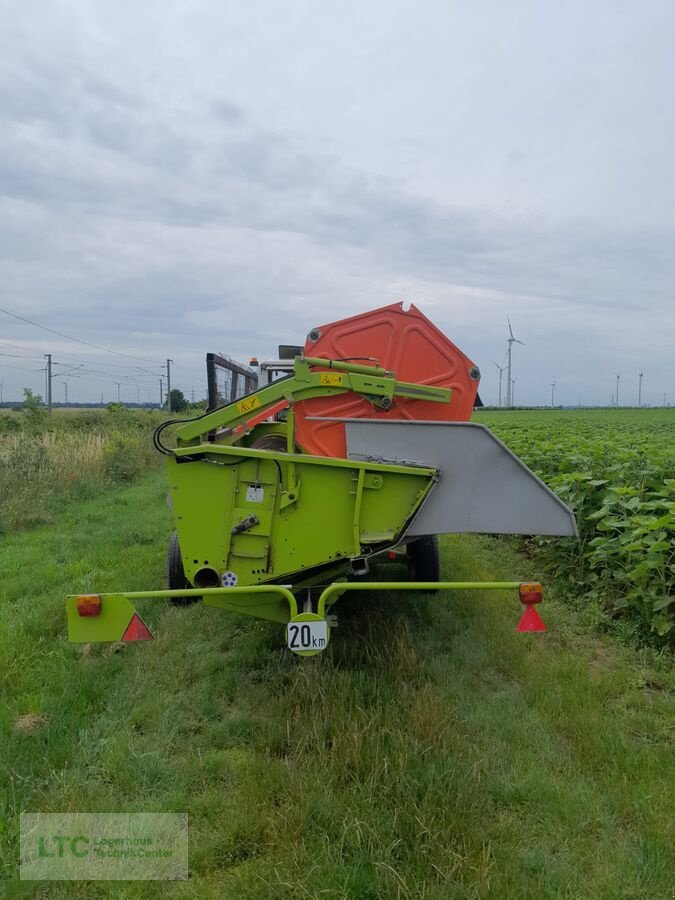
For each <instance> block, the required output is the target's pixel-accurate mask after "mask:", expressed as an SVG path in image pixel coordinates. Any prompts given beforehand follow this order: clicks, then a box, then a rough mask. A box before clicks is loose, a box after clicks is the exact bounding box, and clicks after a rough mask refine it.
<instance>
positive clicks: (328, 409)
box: [295, 303, 478, 457]
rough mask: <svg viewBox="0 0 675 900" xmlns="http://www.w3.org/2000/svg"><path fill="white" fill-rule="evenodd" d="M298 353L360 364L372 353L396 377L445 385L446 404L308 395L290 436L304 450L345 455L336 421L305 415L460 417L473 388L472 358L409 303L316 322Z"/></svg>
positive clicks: (471, 401)
mask: <svg viewBox="0 0 675 900" xmlns="http://www.w3.org/2000/svg"><path fill="white" fill-rule="evenodd" d="M304 352H305V355H306V356H315V357H317V356H318V357H323V358H324V359H350V360H352V361H354V362H359V363H361V362H364V364H365V365H367V364H368V363H367V362H365V361H364V360H363V359H362V358H363V357H375V358H376V359H377V363H373V365H376V364H377V365H380V366H382V367H383V368H385V369H387V370H390V371H392V372H394V373H395V375H396V378H397V379H398V380H399V381H410V382H415V383H418V384H428V385H433V386H434V387H447V388H450V389H451V391H452V396H451V399H450V403H432V402H430V401H422V400H413V399H410V398H399V397H396V398H394V405H393V406H392V408H391V409H389V410H386V411H385V410H380V409H376V408H374V407H373V406H372V405H371V404H370V403H369V402H368V401H367V400H366V399H364V398H363V397H359V396H357V395H356V394H342V395H337V396H332V397H315V398H313V399H311V400H303V401H301V402H299V403H297V404H296V407H295V413H296V441H297V442H298V444H299V445H300V446H301V447H302V449H303V450H304V451H305V452H306V453H312V454H315V455H317V456H333V457H344V456H345V455H346V447H345V432H344V425H342V424H341V423H335V422H312V421H309V419H310V417H314V416H333V417H340V418H369V419H415V420H417V421H442V422H466V421H468V420H469V419H470V418H471V411H472V409H473V404H474V401H475V398H476V392H477V390H478V379H474V378H472V377H471V375H470V372H471V371H472V370H474V372H475V371H476V366H475V364H474V363H473V362H472V361H471V360H470V359H469V358H468V357H467V356H465V355H464V354H463V353H462V351H461V350H459V349H458V348H457V347H456V346H455V345H454V344H453V343H452V341H450V340H448V338H447V337H446V336H445V335H444V334H443V332H442V331H440V330H439V329H438V328H436V326H435V325H434V324H433V323H432V322H430V321H429V319H427V317H426V316H425V315H424V314H423V313H421V312H420V311H419V310H418V309H417V308H416V307H415V306H411V307H410V309H409V310H404V308H403V303H393V304H391V305H390V306H383V307H380V308H379V309H374V310H371V311H370V312H366V313H361V314H360V315H358V316H351V317H350V318H348V319H341V320H340V321H338V322H331V323H330V324H328V325H319V326H317V327H316V328H313V329H312V331H311V332H310V333H309V336H308V338H307V341H306V342H305V348H304Z"/></svg>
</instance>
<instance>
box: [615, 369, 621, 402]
mask: <svg viewBox="0 0 675 900" xmlns="http://www.w3.org/2000/svg"><path fill="white" fill-rule="evenodd" d="M620 380H621V372H619V373H618V375H617V376H616V407H617V409H618V408H619V381H620Z"/></svg>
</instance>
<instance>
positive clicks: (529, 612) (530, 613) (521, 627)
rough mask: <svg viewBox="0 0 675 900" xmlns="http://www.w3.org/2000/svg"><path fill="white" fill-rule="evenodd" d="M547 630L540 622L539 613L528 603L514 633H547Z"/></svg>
mask: <svg viewBox="0 0 675 900" xmlns="http://www.w3.org/2000/svg"><path fill="white" fill-rule="evenodd" d="M547 630H548V629H547V628H546V626H545V625H544V623H543V622H542V621H541V619H540V617H539V613H538V612H537V610H536V609H535V608H534V606H532V604H531V603H528V604H527V606H526V607H525V612H524V613H523V615H522V618H521V620H520V622H518V627H517V628H516V631H547Z"/></svg>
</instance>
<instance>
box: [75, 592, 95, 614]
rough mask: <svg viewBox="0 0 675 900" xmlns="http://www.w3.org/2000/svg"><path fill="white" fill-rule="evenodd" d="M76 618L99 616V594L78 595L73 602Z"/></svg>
mask: <svg viewBox="0 0 675 900" xmlns="http://www.w3.org/2000/svg"><path fill="white" fill-rule="evenodd" d="M75 606H76V607H77V614H78V616H98V615H100V614H101V597H100V595H99V594H80V596H79V597H78V598H77V600H76V601H75Z"/></svg>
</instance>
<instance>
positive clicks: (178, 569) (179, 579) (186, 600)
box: [166, 531, 201, 606]
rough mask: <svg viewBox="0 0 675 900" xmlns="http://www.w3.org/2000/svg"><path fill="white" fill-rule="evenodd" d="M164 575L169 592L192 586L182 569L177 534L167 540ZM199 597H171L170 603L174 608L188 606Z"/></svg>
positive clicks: (196, 601) (197, 600)
mask: <svg viewBox="0 0 675 900" xmlns="http://www.w3.org/2000/svg"><path fill="white" fill-rule="evenodd" d="M166 574H167V581H168V582H169V590H171V591H180V590H181V589H182V588H192V585H191V584H190V582H189V581H188V580H187V578H186V577H185V570H184V569H183V557H182V556H181V554H180V545H179V543H178V534H177V532H175V531H174V532H173V534H172V535H171V537H170V539H169V552H168V554H167V557H166ZM200 600H201V597H171V598H170V602H171V603H172V604H173V605H174V606H190V604H192V603H198V602H199V601H200Z"/></svg>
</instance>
